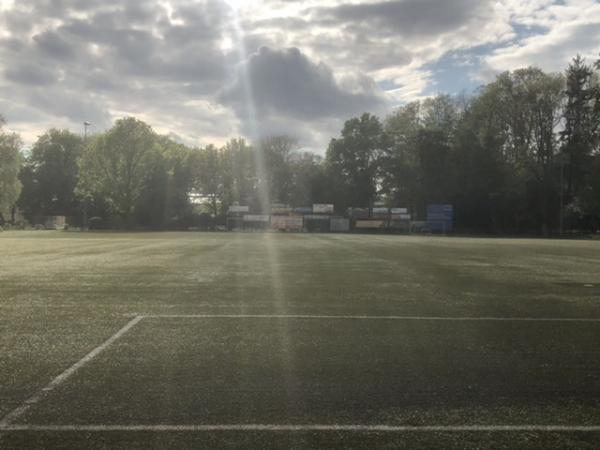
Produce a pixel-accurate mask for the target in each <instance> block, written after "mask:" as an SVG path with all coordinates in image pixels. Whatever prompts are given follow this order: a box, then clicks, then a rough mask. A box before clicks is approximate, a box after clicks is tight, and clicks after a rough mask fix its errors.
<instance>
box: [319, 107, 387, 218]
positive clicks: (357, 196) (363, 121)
mask: <svg viewBox="0 0 600 450" xmlns="http://www.w3.org/2000/svg"><path fill="white" fill-rule="evenodd" d="M388 147H389V140H388V137H387V135H386V133H385V132H384V129H383V125H382V124H381V122H380V120H379V118H377V117H376V116H373V115H371V114H367V113H365V114H363V115H362V116H361V117H360V118H354V119H350V120H348V121H347V122H346V123H345V125H344V128H343V130H342V136H341V138H339V139H332V140H331V143H330V144H329V148H328V149H327V156H326V159H327V165H328V170H329V173H330V176H331V177H332V179H333V181H334V182H335V185H336V190H337V191H338V192H337V193H336V194H335V197H336V200H337V201H336V203H337V205H338V207H342V208H344V207H348V206H369V205H372V204H373V202H374V201H375V199H376V196H377V193H378V190H379V186H380V170H379V161H380V159H381V157H382V156H383V155H384V154H385V153H386V152H387V151H388Z"/></svg>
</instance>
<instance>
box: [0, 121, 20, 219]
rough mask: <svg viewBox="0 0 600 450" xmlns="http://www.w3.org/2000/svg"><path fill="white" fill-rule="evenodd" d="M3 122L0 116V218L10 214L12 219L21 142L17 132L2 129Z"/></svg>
mask: <svg viewBox="0 0 600 450" xmlns="http://www.w3.org/2000/svg"><path fill="white" fill-rule="evenodd" d="M4 123H5V121H4V118H3V117H2V116H0V219H1V220H6V217H8V216H12V217H11V220H13V219H14V214H13V213H14V209H13V208H14V205H15V203H16V202H17V199H18V198H19V194H20V192H21V182H20V181H19V171H20V170H21V162H22V157H21V153H20V148H21V145H22V143H21V139H20V138H19V136H18V135H17V134H15V133H7V132H4V131H2V126H3V125H4Z"/></svg>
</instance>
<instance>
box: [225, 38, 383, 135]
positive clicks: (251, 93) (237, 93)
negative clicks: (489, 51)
mask: <svg viewBox="0 0 600 450" xmlns="http://www.w3.org/2000/svg"><path fill="white" fill-rule="evenodd" d="M219 99H220V100H221V102H222V103H223V104H225V105H229V106H231V107H232V108H233V109H234V110H235V111H236V113H237V115H238V117H239V118H240V120H241V121H242V123H243V124H244V125H245V127H246V130H248V131H249V132H250V133H251V134H258V135H259V136H260V135H264V134H270V133H288V134H289V133H292V134H293V133H294V132H295V130H294V128H293V127H294V126H300V128H302V127H305V128H306V127H310V128H319V127H320V123H322V122H321V121H322V120H327V119H332V118H341V117H351V116H353V115H356V114H360V113H362V112H365V111H380V110H382V109H384V108H385V106H386V98H385V97H384V95H383V94H382V92H381V91H380V90H379V88H378V87H377V86H376V84H375V83H374V82H373V80H372V79H370V78H368V77H366V76H364V75H363V76H360V75H358V76H354V77H345V78H343V79H341V80H337V79H336V78H335V77H334V75H333V72H332V70H331V69H330V68H329V67H328V66H326V65H325V64H323V63H316V62H313V61H311V60H310V59H309V58H308V57H307V56H306V55H304V54H303V53H302V52H301V51H300V50H299V49H297V48H293V47H292V48H287V49H281V50H279V49H271V48H268V47H262V48H260V49H259V50H258V52H256V53H254V54H252V55H250V56H249V58H248V60H247V61H245V62H244V63H242V65H241V66H240V67H239V69H238V71H237V78H236V79H235V81H234V82H233V84H232V85H230V86H228V87H227V88H226V89H224V90H223V92H222V93H221V95H220V96H219ZM249 102H250V103H251V104H248V103H249ZM252 115H255V116H256V117H252ZM251 127H255V129H254V130H253V129H252V128H251ZM259 136H256V137H259Z"/></svg>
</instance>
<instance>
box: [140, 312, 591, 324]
mask: <svg viewBox="0 0 600 450" xmlns="http://www.w3.org/2000/svg"><path fill="white" fill-rule="evenodd" d="M143 317H145V318H148V319H326V320H327V319H331V320H337V319H339V320H439V321H453V322H470V321H472V322H478V321H480V322H600V318H577V317H575V318H569V317H442V316H336V315H309V314H147V315H146V314H145V315H144V316H143Z"/></svg>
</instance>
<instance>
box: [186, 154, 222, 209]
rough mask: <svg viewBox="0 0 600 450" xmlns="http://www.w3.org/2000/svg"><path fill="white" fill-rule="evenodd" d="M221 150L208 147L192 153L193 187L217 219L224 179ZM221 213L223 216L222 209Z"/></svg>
mask: <svg viewBox="0 0 600 450" xmlns="http://www.w3.org/2000/svg"><path fill="white" fill-rule="evenodd" d="M223 156H224V155H223V153H222V152H221V150H219V149H218V148H216V147H215V146H214V145H208V146H207V147H206V148H204V149H201V150H197V151H196V152H195V153H194V158H193V160H194V169H195V180H196V182H195V187H196V190H197V191H198V192H199V193H200V194H201V195H202V196H203V197H205V198H206V199H208V205H209V208H210V212H211V215H212V216H213V217H218V216H220V215H222V214H220V213H219V207H220V206H223V202H224V198H225V191H226V178H225V170H224V163H225V159H224V157H223ZM221 212H222V213H223V214H224V213H225V211H223V208H221Z"/></svg>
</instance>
